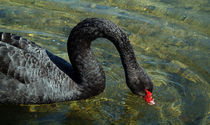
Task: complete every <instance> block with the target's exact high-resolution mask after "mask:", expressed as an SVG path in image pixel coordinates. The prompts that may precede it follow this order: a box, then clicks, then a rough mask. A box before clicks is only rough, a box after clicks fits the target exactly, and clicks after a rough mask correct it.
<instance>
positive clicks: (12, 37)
mask: <svg viewBox="0 0 210 125" xmlns="http://www.w3.org/2000/svg"><path fill="white" fill-rule="evenodd" d="M0 41H2V42H4V43H7V44H10V45H12V46H15V47H17V48H19V49H23V50H26V51H28V52H33V53H37V52H38V51H39V49H40V48H41V47H40V46H38V45H37V44H35V43H34V42H32V41H29V40H27V39H25V38H23V37H21V36H18V35H16V34H12V33H4V32H0Z"/></svg>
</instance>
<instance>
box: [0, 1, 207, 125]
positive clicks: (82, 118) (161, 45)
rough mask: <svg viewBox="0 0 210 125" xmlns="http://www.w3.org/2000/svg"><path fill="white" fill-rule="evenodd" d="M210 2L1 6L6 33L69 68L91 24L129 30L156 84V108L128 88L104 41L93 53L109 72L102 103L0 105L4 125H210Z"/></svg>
mask: <svg viewBox="0 0 210 125" xmlns="http://www.w3.org/2000/svg"><path fill="white" fill-rule="evenodd" d="M209 6H210V2H209V0H200V1H196V0H185V1H182V0H141V1H139V0H123V1H122V0H119V1H114V0H107V1H96V0H89V1H88V0H79V1H77V0H42V1H39V0H21V1H18V0H1V1H0V31H4V32H12V33H16V34H19V35H22V36H24V37H26V38H28V39H29V40H31V41H34V42H35V43H37V44H39V45H41V46H44V47H46V48H47V49H48V50H49V51H51V52H53V53H55V54H56V55H59V56H61V57H63V58H65V59H67V60H68V56H67V53H66V40H67V37H68V35H69V32H70V31H71V29H72V27H73V26H75V25H76V24H77V23H78V22H80V21H81V20H82V19H85V18H87V17H102V18H106V19H109V20H112V21H113V22H115V23H116V24H118V25H119V26H120V27H121V28H123V29H124V30H125V31H126V32H127V33H128V34H129V38H130V40H131V43H132V45H133V46H134V49H135V53H136V56H137V60H138V62H139V63H140V65H141V66H142V67H144V68H145V70H146V71H147V72H148V74H149V75H150V76H151V78H152V79H153V82H154V84H155V88H154V92H153V93H154V94H153V95H154V98H155V99H156V103H157V104H156V105H155V106H152V107H151V106H149V105H148V104H146V103H145V102H144V100H143V99H142V98H140V97H138V96H135V95H133V94H132V93H131V92H130V90H129V89H128V88H127V86H126V84H125V78H124V73H123V69H122V66H121V62H120V59H119V55H118V53H117V51H116V50H115V48H114V46H113V45H112V44H111V43H110V42H108V41H107V40H105V39H97V40H96V41H95V42H94V43H93V45H92V49H93V51H94V52H95V55H96V56H97V58H98V60H99V61H100V62H101V63H102V65H103V67H104V70H105V72H106V78H107V86H106V89H105V91H104V92H103V93H102V94H100V95H99V96H97V97H94V98H91V99H87V100H81V101H69V102H64V103H55V104H49V105H0V111H1V113H0V122H1V124H16V125H25V124H49V125H52V124H55V125H60V124H145V123H147V124H209V123H210V110H209V109H210V106H209V104H210V103H209V102H210V101H209V100H210V98H209V97H210V93H209V91H210V86H209V81H210V75H209V74H210V65H209V62H210V57H209V54H210V30H209V29H210V23H209V22H210V16H209V15H210V9H209Z"/></svg>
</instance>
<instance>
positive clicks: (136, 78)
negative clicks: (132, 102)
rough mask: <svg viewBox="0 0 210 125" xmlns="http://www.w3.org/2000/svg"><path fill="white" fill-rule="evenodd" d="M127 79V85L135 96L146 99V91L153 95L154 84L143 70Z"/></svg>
mask: <svg viewBox="0 0 210 125" xmlns="http://www.w3.org/2000/svg"><path fill="white" fill-rule="evenodd" d="M127 78H128V79H127V80H126V81H127V85H128V87H129V88H130V90H131V91H132V92H133V93H134V94H136V95H139V96H143V97H144V96H145V95H146V94H147V92H146V91H145V90H148V91H150V92H151V93H152V90H153V82H152V80H151V79H150V77H149V76H148V75H147V73H146V72H145V71H144V70H143V69H141V70H138V71H137V72H133V73H132V75H130V76H128V77H127Z"/></svg>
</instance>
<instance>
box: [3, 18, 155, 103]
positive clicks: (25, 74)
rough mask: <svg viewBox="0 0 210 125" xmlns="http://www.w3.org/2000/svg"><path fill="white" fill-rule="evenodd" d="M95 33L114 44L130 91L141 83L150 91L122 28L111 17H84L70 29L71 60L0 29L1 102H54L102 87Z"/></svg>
mask: <svg viewBox="0 0 210 125" xmlns="http://www.w3.org/2000/svg"><path fill="white" fill-rule="evenodd" d="M99 37H103V38H106V39H108V40H110V41H111V42H112V43H113V44H114V45H115V47H116V48H117V50H118V52H119V54H120V57H121V60H122V64H123V67H124V71H125V76H126V83H127V85H128V87H129V88H130V89H131V91H132V92H133V93H134V94H137V95H142V96H144V95H145V91H144V90H145V89H148V90H150V91H152V89H153V83H152V81H151V79H150V78H149V76H148V75H147V73H146V72H145V71H144V70H143V68H142V67H140V66H139V65H138V63H137V61H136V58H135V54H134V52H133V48H132V46H131V45H130V42H129V39H128V37H127V35H126V33H125V32H124V31H123V30H122V29H121V28H119V27H118V26H117V25H115V24H114V23H112V22H111V21H108V20H105V19H99V18H88V19H85V20H83V21H82V22H80V23H79V24H77V26H75V27H74V28H73V29H72V31H71V33H70V35H69V38H68V42H67V49H68V54H69V59H70V61H71V64H69V63H68V62H67V61H65V60H64V59H62V58H60V57H58V56H55V55H53V54H52V53H50V52H49V51H47V50H46V49H45V48H42V47H40V46H38V45H37V44H35V43H33V42H31V41H29V40H27V39H25V38H23V37H21V36H17V35H15V34H11V33H3V32H0V103H3V104H8V103H13V104H34V103H39V104H41V103H53V102H61V101H68V100H79V99H85V98H89V97H92V96H96V95H98V94H99V93H101V92H103V90H104V88H105V82H106V80H105V73H104V71H103V68H102V66H101V65H100V64H99V63H98V61H97V60H96V59H95V56H94V54H93V53H92V51H91V49H90V45H91V42H92V41H93V40H95V39H97V38H99Z"/></svg>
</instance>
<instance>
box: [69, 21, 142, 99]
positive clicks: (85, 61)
mask: <svg viewBox="0 0 210 125" xmlns="http://www.w3.org/2000/svg"><path fill="white" fill-rule="evenodd" d="M97 38H106V39H108V40H110V41H111V42H112V43H113V44H114V45H115V47H116V48H117V50H118V52H119V54H120V57H121V60H122V64H123V67H124V70H125V74H126V81H127V84H128V82H129V77H130V76H131V75H133V73H135V71H137V70H139V65H138V63H137V61H136V58H135V54H134V52H133V48H132V46H131V44H130V42H129V39H128V37H127V35H126V33H125V32H124V31H123V30H122V29H120V28H119V27H118V26H117V25H115V24H114V23H112V22H110V21H108V20H104V19H96V18H91V19H86V20H84V21H82V22H81V23H79V24H78V25H77V26H76V27H74V28H73V29H72V31H71V34H70V36H69V38H68V45H67V46H68V54H69V58H70V61H71V63H72V66H73V69H74V72H75V76H76V77H77V81H76V82H77V83H79V84H82V85H83V86H86V87H87V89H86V91H87V92H89V93H92V94H93V95H96V94H99V93H100V92H101V91H103V89H104V87H105V74H104V71H103V68H102V66H101V65H100V64H99V63H98V61H97V60H96V59H95V56H94V54H93V52H92V51H91V49H90V45H91V42H92V41H93V40H95V39H97ZM91 89H92V90H91ZM88 90H89V91H88ZM93 90H94V91H93Z"/></svg>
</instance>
